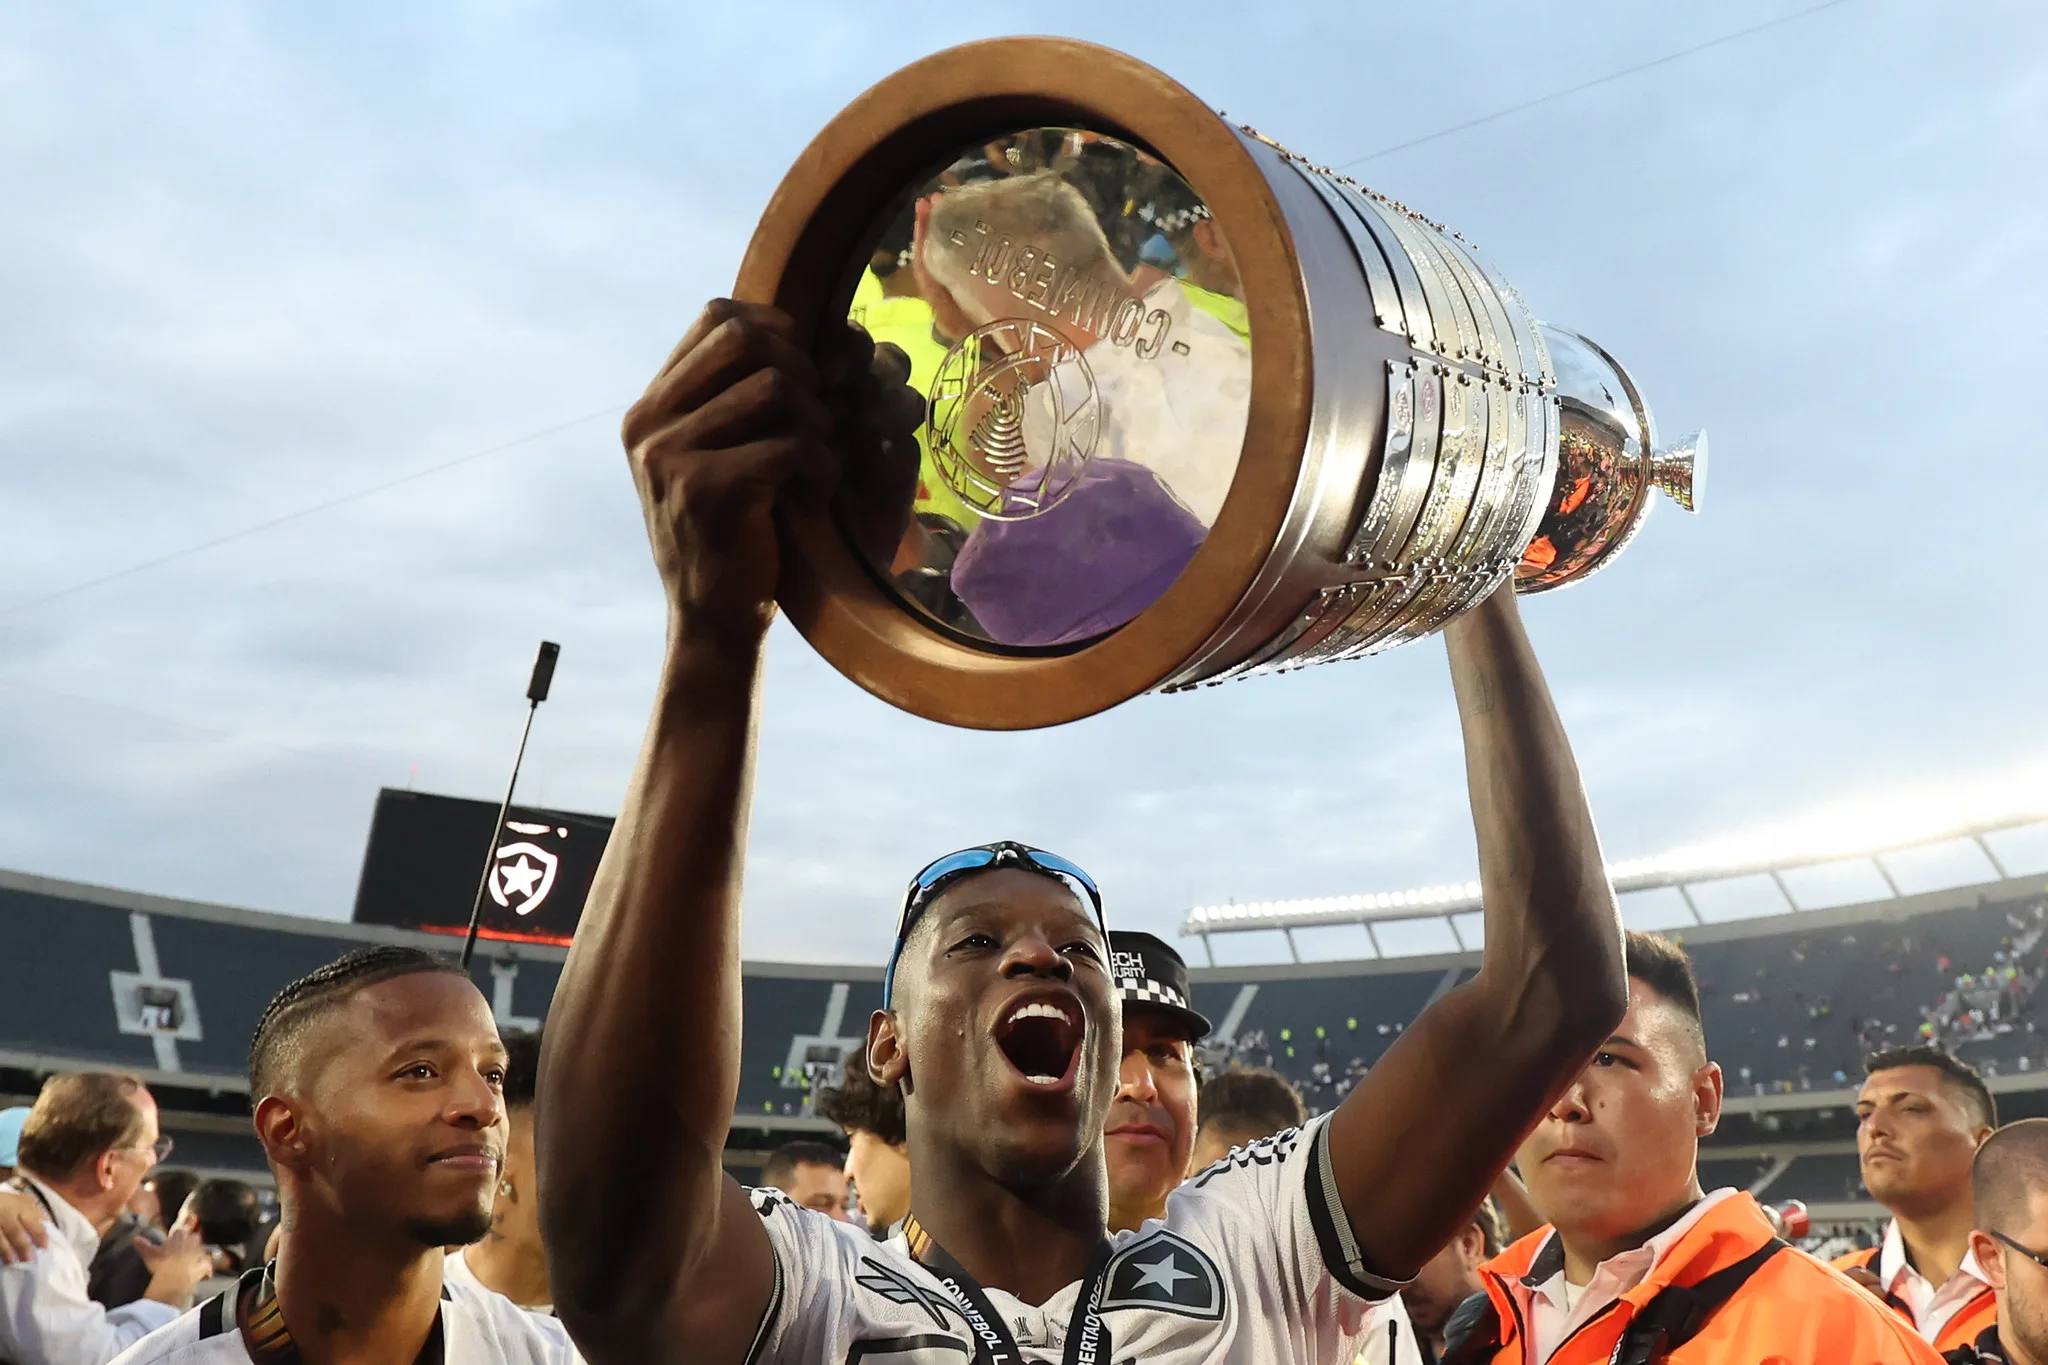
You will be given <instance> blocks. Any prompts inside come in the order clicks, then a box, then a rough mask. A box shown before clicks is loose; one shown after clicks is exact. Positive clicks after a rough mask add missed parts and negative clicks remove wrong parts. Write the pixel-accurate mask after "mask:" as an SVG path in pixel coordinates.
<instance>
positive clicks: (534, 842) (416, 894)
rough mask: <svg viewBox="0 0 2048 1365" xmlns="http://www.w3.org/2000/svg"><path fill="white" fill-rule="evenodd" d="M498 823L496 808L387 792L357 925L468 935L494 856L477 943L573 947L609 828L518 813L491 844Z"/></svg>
mask: <svg viewBox="0 0 2048 1365" xmlns="http://www.w3.org/2000/svg"><path fill="white" fill-rule="evenodd" d="M497 814H498V807H497V803H495V802H492V801H466V800H463V799H461V798H460V797H454V796H434V795H430V794H428V793H425V792H412V791H398V790H395V789H393V788H390V787H386V788H385V789H384V790H383V791H381V792H379V793H378V794H377V811H376V814H375V815H374V816H373V817H372V818H371V821H370V844H369V848H368V849H367V850H365V852H364V854H363V875H362V879H361V880H360V881H359V882H358V883H357V884H356V909H355V919H356V921H357V922H358V923H362V924H388V925H392V926H394V927H396V928H400V929H421V930H425V931H426V932H428V933H431V934H450V935H455V936H460V935H462V934H464V933H466V932H467V931H468V929H469V911H470V906H471V905H472V904H473V903H474V901H475V899H476V888H477V881H478V879H479V878H481V877H482V876H483V871H484V860H485V857H486V855H487V854H488V856H489V858H490V880H489V882H488V883H487V884H486V887H485V892H484V913H483V922H482V927H481V929H480V930H479V934H478V936H479V937H481V938H492V939H502V940H510V941H514V942H519V943H553V944H564V945H566V944H567V943H568V942H569V939H570V937H571V936H572V935H573V934H574V933H575V932H576V921H577V920H578V919H579V918H581V916H582V914H583V901H584V898H585V897H586V896H588V895H589V894H590V880H591V878H592V877H594V876H596V875H597V861H598V859H599V858H600V857H602V856H603V854H604V846H605V841H606V840H607V839H609V838H610V837H611V832H612V821H611V820H610V819H609V818H608V817H606V816H601V815H577V814H573V813H571V812H569V811H559V810H541V809H538V808H535V807H532V806H514V807H512V808H511V810H509V811H507V812H506V815H505V823H504V825H503V826H502V827H500V828H499V830H498V833H497V838H496V839H495V840H494V839H492V837H491V822H492V820H493V819H495V818H496V817H497Z"/></svg>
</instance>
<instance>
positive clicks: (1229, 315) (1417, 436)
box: [739, 39, 1706, 728]
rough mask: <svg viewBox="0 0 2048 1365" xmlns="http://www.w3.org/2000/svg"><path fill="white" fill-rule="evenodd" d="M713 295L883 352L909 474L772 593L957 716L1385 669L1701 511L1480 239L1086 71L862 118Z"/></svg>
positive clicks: (837, 522)
mask: <svg viewBox="0 0 2048 1365" xmlns="http://www.w3.org/2000/svg"><path fill="white" fill-rule="evenodd" d="M739 292H740V294H741V296H742V297H748V298H756V299H760V300H763V301H767V302H773V303H776V304H778V305H779V306H781V307H783V308H786V309H788V310H789V311H790V312H791V313H792V314H794V315H795V316H796V317H797V319H798V321H799V323H801V324H803V325H806V326H808V327H812V328H816V327H819V326H823V325H825V324H826V323H827V322H828V321H830V320H832V319H836V318H839V317H850V318H852V319H853V320H854V321H856V322H859V323H860V324H861V325H862V326H864V327H865V328H866V329H867V331H868V332H869V333H870V334H871V335H872V336H873V337H874V338H875V340H876V341H877V342H886V343H890V344H893V345H896V346H898V347H900V348H901V349H902V350H903V351H904V353H905V354H906V355H907V356H908V357H909V359H910V362H911V382H912V384H913V385H914V386H915V387H916V388H917V389H918V390H919V391H920V392H921V393H922V394H923V395H924V396H925V398H926V400H927V409H926V421H925V423H924V425H923V428H922V430H921V431H920V432H919V435H918V449H917V450H916V451H915V452H910V451H907V450H906V451H897V452H894V453H893V455H891V456H890V457H889V458H892V459H894V460H896V461H897V462H898V463H899V466H900V467H899V468H896V469H893V470H875V469H863V468H861V467H858V465H857V464H855V463H853V462H849V468H848V471H847V474H846V476H845V480H844V483H843V486H842V490H841V494H840V496H839V498H838V500H837V502H836V504H835V506H834V508H833V509H830V510H827V509H794V508H792V509H786V510H785V514H784V515H785V520H786V523H787V525H788V529H789V535H788V537H787V539H788V541H789V545H790V551H789V554H788V555H787V556H786V561H785V570H784V574H783V580H784V581H783V586H782V590H781V593H780V596H781V599H782V602H783V606H784V608H785V609H786V610H787V611H788V613H789V615H790V617H791V619H792V621H793V622H794V623H795V624H796V626H797V627H798V629H800V630H801V631H802V632H803V633H804V634H805V636H806V637H807V638H809V639H810V640H811V642H812V643H813V644H814V645H815V646H816V647H817V648H818V649H819V650H820V651H821V652H822V653H823V654H824V655H825V656H826V657H827V658H828V659H829V660H831V661H832V662H833V663H834V664H835V665H836V666H837V667H839V668H840V669H841V671H843V672H845V673H846V674H847V675H848V676H849V677H851V678H853V679H854V680H855V681H856V682H858V683H860V684H861V685H862V686H864V687H867V688H868V689H869V690H870V691H873V692H875V693H876V694H877V695H879V696H881V697H883V698H884V699H886V700H888V701H891V702H893V703H895V704H897V705H899V706H902V707H904V708H906V709H908V710H911V711H915V712H917V713H919V714H921V715H925V716H927V717H930V718H932V719H936V720H941V721H946V722H949V723H953V724H961V725H972V726H979V727H985V728H1023V727H1027V726H1036V725H1046V724H1055V723H1059V722H1061V721H1066V720H1072V719H1076V718H1078V717H1081V716H1085V715H1088V714H1091V713H1093V712H1095V711H1099V710H1102V709H1104V708H1106V707H1108V706H1113V705H1115V704H1117V703H1118V702H1121V701H1123V700H1126V699H1128V698H1130V697H1132V696H1136V695H1138V694H1139V693H1142V692H1145V691H1150V690H1164V691H1173V690H1178V689H1182V688H1186V687H1190V686H1194V685H1198V684H1205V683H1212V682H1220V681H1224V680H1227V679H1232V678H1242V677H1248V676H1253V675H1257V674H1264V673H1273V672H1283V671H1287V670H1290V669H1294V668H1299V667H1303V666H1306V665H1309V664H1314V663H1324V662H1330V661H1335V660H1341V659H1353V658H1359V657H1362V656H1366V655H1371V654H1376V653H1379V652H1381V651H1384V650H1387V649H1391V648H1394V647H1396V646H1399V645H1402V644H1405V643H1408V642H1411V641H1414V640H1417V639H1420V638H1422V637H1423V636H1426V635H1428V634H1430V633H1432V632H1434V631H1437V630H1439V629H1441V628H1442V627H1443V626H1444V625H1445V624H1446V623H1447V622H1449V621H1450V620H1452V619H1453V618H1454V617H1456V616H1457V615H1458V614H1459V613H1460V612H1462V611H1465V610H1466V609H1468V608H1470V607H1471V606H1473V605H1474V604H1476V603H1477V602H1479V601H1480V600H1481V599H1482V598H1484V597H1485V596H1486V595H1487V594H1489V593H1491V592H1493V591H1495V590H1496V589H1498V588H1500V587H1501V586H1502V585H1503V584H1505V583H1507V582H1508V581H1509V580H1510V579H1512V580H1513V581H1514V583H1515V586H1516V587H1517V588H1518V589H1519V590H1521V591H1523V592H1537V591H1545V590H1548V589H1552V588H1556V587H1561V586H1564V585H1566V584H1569V583H1573V582H1577V581H1579V580H1581V579H1583V578H1585V577H1587V576H1588V575H1590V574H1592V573H1594V572H1596V571H1598V570H1599V569H1601V568H1603V567H1605V566H1606V565H1607V564H1608V563H1610V562H1611V561H1612V560H1613V559H1614V558H1615V557H1616V556H1617V555H1618V554H1619V553H1620V552H1621V550H1622V549H1623V548H1624V547H1625V546H1626V545H1627V544H1628V542H1629V540H1630V539H1631V538H1632V537H1633V536H1634V535H1635V533H1636V531H1637V530H1638V529H1639V528H1640V527H1641V525H1642V523H1643V520H1644V518H1645V517H1646V515H1647V514H1648V512H1649V508H1650V505H1651V502H1652V500H1653V496H1654V494H1655V493H1656V491H1657V490H1662V491H1663V493H1664V494H1666V495H1668V496H1669V497H1670V498H1671V499H1672V500H1673V501H1675V502H1677V503H1678V504H1679V505H1680V506H1681V507H1683V508H1685V509H1686V510H1688V511H1691V510H1696V508H1697V506H1698V500H1699V492H1700V486H1701V482H1702V479H1703V476H1704V471H1705V462H1706V442H1705V438H1704V437H1703V436H1694V437H1689V438H1687V439H1685V440H1682V441H1678V442H1674V443H1672V444H1670V445H1668V446H1665V445H1660V444H1659V442H1658V436H1657V430H1656V422H1655V418H1654V417H1653V415H1652V413H1651V409H1650V406H1649V404H1648V402H1647V401H1646V400H1645V398H1644V396H1643V395H1642V393H1641V392H1640V391H1639V389H1638V388H1637V386H1636V384H1635V382H1634V380H1633V378H1632V377H1631V376H1630V375H1629V373H1628V372H1627V371H1626V370H1625V369H1624V368H1623V367H1622V365H1621V364H1620V363H1619V362H1617V361H1616V360H1615V359H1614V357H1613V356H1612V355H1610V354H1609V353H1608V352H1607V351H1605V350H1603V349H1602V348H1601V347H1600V346H1598V345H1596V344H1595V343H1593V342H1592V341H1589V340H1588V339H1586V338H1585V337H1583V336H1580V335H1578V334H1577V333H1575V332H1571V331H1568V330H1565V329H1563V328H1560V327H1556V326H1552V325H1549V324H1547V323H1544V322H1539V321H1538V320H1537V318H1536V317H1535V315H1534V314H1533V313H1532V312H1531V310H1530V308H1529V307H1528V305H1527V304H1526V303H1525V302H1524V301H1523V299H1522V297H1521V295H1520V294H1519V293H1517V292H1516V291H1515V289H1514V288H1513V286H1512V285H1510V284H1509V283H1508V282H1507V281H1506V279H1505V278H1504V277H1503V276H1502V275H1501V274H1500V273H1499V271H1498V270H1497V269H1496V268H1495V267H1494V265H1493V264H1492V263H1491V262H1490V261H1488V260H1486V259H1484V258H1483V257H1482V256H1481V255H1480V253H1479V252H1478V251H1477V250H1476V249H1475V248H1474V247H1473V246H1472V245H1471V244H1470V243H1469V242H1467V241H1465V240H1464V239H1463V238H1462V237H1460V236H1459V235H1458V234H1457V233H1455V232H1452V231H1450V230H1449V229H1447V228H1445V227H1443V226H1442V225H1440V224H1437V223H1434V222H1432V221H1430V220H1429V219H1427V218H1425V217H1423V216H1422V215H1420V214H1418V213H1415V212H1414V211H1412V210H1410V209H1408V208H1406V207H1404V206H1402V205H1400V204H1397V203H1395V202H1393V201H1391V200H1389V199H1387V198H1385V197H1383V196H1381V195H1378V194H1375V193H1374V192H1372V191H1371V190H1369V189H1367V188H1365V187H1364V186H1361V185H1359V184H1357V183H1355V182H1354V181H1352V180H1351V179H1349V178H1347V177H1345V176H1342V175H1339V174H1337V173H1335V172H1333V171H1331V170H1329V169H1327V168H1324V167H1321V166H1317V165H1315V164H1313V163H1311V162H1309V161H1307V160H1305V159H1303V158H1302V157H1300V156H1297V155H1295V154H1294V153H1292V152H1290V151H1288V150H1287V149H1285V148H1283V147H1281V146H1279V145H1278V144H1276V143H1274V142H1272V141H1270V140H1268V139H1266V138H1264V137H1262V136H1261V135H1260V134H1258V133H1257V132H1254V131H1253V130H1251V129H1249V128H1244V127H1238V126H1233V125H1232V124H1230V123H1228V122H1226V121H1225V120H1224V119H1223V118H1222V117H1221V116H1220V115H1218V114H1216V113H1214V112H1212V111H1210V110H1209V109H1208V108H1207V107H1206V106H1205V105H1203V104H1202V103H1201V102H1200V101H1199V100H1198V99H1196V98H1195V97H1194V96H1193V95H1191V94H1189V93H1188V92H1187V91H1185V90H1183V89H1182V88H1181V87H1179V86H1178V85H1176V84H1174V83H1173V82H1172V81H1171V80H1170V79H1168V78H1167V77H1166V76H1164V75H1163V74H1161V73H1159V72H1157V71H1155V70H1153V69H1151V68H1150V67H1147V66H1145V65H1144V64H1143V63H1141V62H1138V61H1136V60H1134V59H1132V58H1130V57H1127V56H1124V55H1122V54H1119V53H1115V52H1111V51H1108V50H1106V49H1102V48H1097V47H1092V46H1090V45H1087V44H1082V43H1075V42H1069V41H1065V40H1058V39H1003V40H997V41H993V42H986V43H977V44H972V45H969V46H967V47H963V48H956V49H953V50H952V51H949V52H944V53H940V54H938V55H936V56H934V57H931V58H927V59H925V60H924V61H921V62H918V63H916V64H915V65H913V66H911V67H908V68H906V69H905V70H903V71H901V72H898V73H897V74H895V75H894V76H891V77H889V78H888V79H887V80H885V81H883V82H882V83H881V84H879V85H877V86H876V87H874V88H873V89H872V90H870V91H868V92H867V93H866V94H865V95H863V96H861V98H860V99H858V100H856V101H855V102H854V104H853V105H851V106H850V107H849V108H848V109H847V110H846V111H845V112H844V113H842V114H841V115H840V116H839V117H838V118H837V119H835V120H834V121H833V123H832V124H831V125H830V126H828V127H827V128H826V130H825V131H824V132H823V133H821V134H820V135H819V137H818V138H817V140H816V141H815V142H814V143H813V145H812V146H811V147H810V148H809V149H808V150H807V151H806V153H805V154H804V156H803V157H802V158H801V159H800V161H799V162H798V164H797V167H796V168H795V169H793V170H792V171H791V173H790V175H789V177H788V178H787V179H786V180H785V181H784V183H783V185H782V187H781V189H780V190H779V191H778V192H777V194H776V197H775V199H774V201H773V202H772V203H771V205H770V206H769V209H768V211H767V213H766V214H765V215H764V217H763V219H762V222H761V225H760V227H759V228H758V229H757V231H756V234H755V238H754V241H753V243H752V245H751V246H750V248H749V251H748V256H747V260H746V263H745V265H744V266H743V268H742V271H741V278H740V283H739ZM913 459H914V461H915V464H916V468H915V471H914V477H911V474H912V471H911V470H910V469H909V464H910V462H911V461H912V460H913ZM904 490H908V496H907V498H906V497H905V496H903V491H904ZM856 528H857V529H856ZM877 528H879V530H878V529H877Z"/></svg>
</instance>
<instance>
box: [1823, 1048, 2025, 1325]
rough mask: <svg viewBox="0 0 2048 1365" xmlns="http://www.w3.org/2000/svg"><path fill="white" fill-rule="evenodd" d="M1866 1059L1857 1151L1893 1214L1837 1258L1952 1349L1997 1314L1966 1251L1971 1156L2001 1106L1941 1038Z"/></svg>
mask: <svg viewBox="0 0 2048 1365" xmlns="http://www.w3.org/2000/svg"><path fill="white" fill-rule="evenodd" d="M1863 1066H1864V1071H1865V1072H1866V1073H1867V1074H1868V1077H1869V1079H1867V1080H1866V1081H1865V1082H1864V1083H1863V1092H1862V1093H1861V1094H1860V1095H1859V1096H1858V1097H1857V1100H1856V1152H1857V1155H1858V1157H1860V1158H1861V1161H1862V1167H1863V1184H1864V1187H1865V1188H1866V1189H1868V1190H1869V1191H1870V1193H1871V1197H1872V1198H1874V1199H1876V1200H1877V1201H1878V1202H1879V1203H1880V1204H1883V1205H1884V1206H1885V1207H1886V1208H1887V1209H1889V1210H1891V1214H1892V1221H1891V1223H1890V1225H1889V1226H1888V1227H1886V1228H1885V1233H1884V1243H1883V1245H1882V1246H1879V1247H1876V1248H1873V1249H1871V1250H1868V1251H1858V1252H1852V1253H1851V1254H1850V1255H1847V1256H1844V1257H1841V1258H1840V1259H1838V1260H1837V1261H1836V1262H1835V1267H1836V1268H1837V1269H1839V1270H1842V1271H1845V1272H1848V1273H1850V1275H1851V1277H1852V1278H1854V1279H1856V1280H1857V1282H1858V1283H1860V1284H1862V1285H1864V1286H1865V1287H1866V1288H1869V1289H1871V1290H1874V1291H1875V1292H1876V1293H1878V1294H1880V1295H1882V1296H1883V1298H1884V1300H1885V1302H1886V1303H1888V1304H1890V1305H1891V1306H1892V1307H1893V1308H1895V1309H1897V1310H1898V1311H1899V1312H1900V1313H1902V1314H1904V1315H1905V1317H1906V1320H1907V1321H1909V1322H1911V1323H1912V1324H1913V1326H1914V1329H1915V1330H1916V1331H1918V1332H1919V1333H1920V1335H1921V1337H1922V1338H1923V1339H1924V1340H1927V1341H1931V1342H1933V1343H1934V1349H1936V1350H1937V1351H1942V1352H1948V1351H1951V1350H1954V1349H1955V1348H1957V1347H1959V1346H1965V1345H1968V1344H1970V1343H1972V1342H1974V1341H1976V1340H1977V1338H1978V1337H1979V1336H1980V1335H1981V1334H1982V1333H1983V1332H1984V1331H1985V1329H1987V1328H1989V1327H1991V1326H1993V1325H1995V1324H1996V1322H1997V1320H1998V1306H1997V1303H1996V1301H1995V1299H1994V1297H1993V1295H1992V1291H1991V1282H1990V1280H1989V1279H1988V1278H1986V1276H1985V1273H1984V1271H1983V1269H1982V1267H1981V1266H1980V1265H1979V1264H1978V1261H1977V1258H1976V1257H1975V1256H1974V1255H1973V1254H1972V1253H1971V1251H1970V1232H1971V1229H1972V1228H1974V1227H1976V1226H1977V1218H1976V1211H1975V1207H1974V1204H1973V1202H1972V1200H1971V1196H1970V1161H1971V1158H1972V1157H1974V1156H1975V1155H1976V1152H1977V1148H1978V1146H1979V1145H1980V1144H1982V1143H1983V1141H1984V1139H1985V1138H1987V1137H1989V1136H1990V1135H1991V1130H1992V1129H1993V1128H1995V1127H1997V1126H1998V1110H1997V1106H1996V1105H1995V1104H1994V1103H1993V1101H1992V1098H1991V1092H1990V1091H1989V1090H1987V1089H1986V1088H1985V1086H1984V1081H1983V1079H1982V1078H1981V1077H1979V1076H1978V1074H1977V1072H1976V1069H1975V1068H1973V1067H1971V1066H1969V1065H1968V1064H1966V1063H1964V1062H1961V1061H1959V1060H1957V1059H1956V1058H1955V1057H1954V1056H1952V1055H1950V1054H1949V1053H1947V1052H1945V1051H1943V1050H1942V1049H1940V1048H1936V1047H1925V1046H1915V1047H1900V1048H1888V1049H1886V1050H1885V1051H1882V1052H1877V1053H1873V1054H1872V1055H1871V1056H1870V1057H1868V1058H1866V1059H1865V1061H1864V1064H1863ZM1858 1271H1861V1272H1863V1273H1862V1274H1857V1273H1856V1272H1858Z"/></svg>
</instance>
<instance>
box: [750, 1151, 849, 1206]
mask: <svg viewBox="0 0 2048 1365" xmlns="http://www.w3.org/2000/svg"><path fill="white" fill-rule="evenodd" d="M761 1188H762V1189H768V1190H781V1191H782V1192H783V1193H784V1194H786V1195H788V1196H789V1197H790V1198H791V1199H794V1200H795V1201H796V1202H797V1203H799V1204H801V1205H803V1206H804V1207H805V1208H807V1209H816V1210H817V1211H818V1212H819V1213H822V1214H824V1215H825V1216H826V1217H827V1218H836V1219H838V1220H839V1221H840V1222H842V1223H843V1222H845V1221H846V1163H845V1162H843V1161H841V1160H840V1159H839V1153H837V1152H835V1151H833V1150H832V1149H831V1148H830V1147H827V1146H826V1145H825V1144H824V1143H822V1142H785V1143H783V1144H782V1145H781V1146H780V1147H777V1148H776V1149H775V1150H774V1151H772V1152H770V1153H769V1154H768V1160H767V1161H765V1162H763V1163H762V1165H761Z"/></svg>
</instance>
